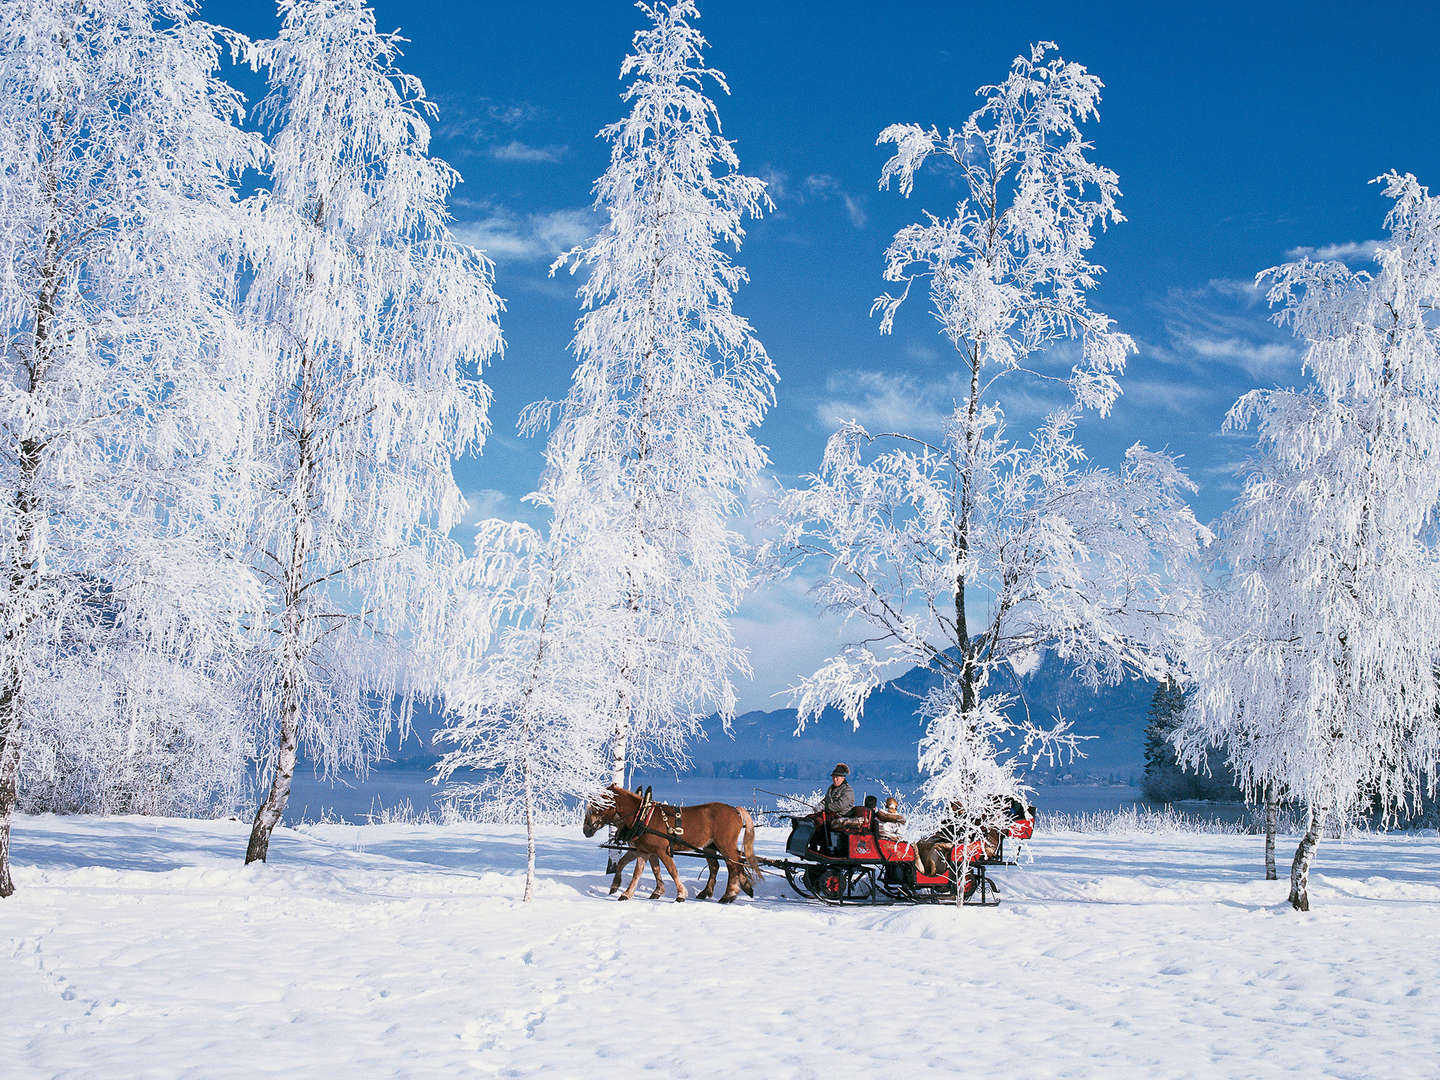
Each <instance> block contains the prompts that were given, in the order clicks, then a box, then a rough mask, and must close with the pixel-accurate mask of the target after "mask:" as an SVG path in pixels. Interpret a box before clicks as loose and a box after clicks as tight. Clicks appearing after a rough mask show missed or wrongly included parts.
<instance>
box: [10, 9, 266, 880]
mask: <svg viewBox="0 0 1440 1080" xmlns="http://www.w3.org/2000/svg"><path fill="white" fill-rule="evenodd" d="M194 8H195V5H194V4H193V3H189V2H185V0H163V2H162V0H154V2H150V0H84V2H79V0H16V2H13V3H7V4H5V5H4V6H3V8H0V161H3V163H4V166H3V168H0V207H3V213H0V334H3V353H0V356H3V363H4V365H5V372H4V377H3V378H0V429H3V432H4V453H3V454H0V486H3V494H0V562H3V567H0V631H3V632H0V896H4V895H8V894H9V893H10V892H11V891H12V888H13V886H12V883H11V881H10V876H9V866H8V842H9V825H10V814H11V812H12V811H13V809H14V807H15V805H16V799H17V770H19V769H21V768H22V762H21V759H22V753H21V743H22V739H25V738H26V736H25V730H26V729H27V728H28V729H30V730H31V731H32V733H33V735H34V736H35V737H36V738H37V741H36V742H34V743H32V744H30V746H29V748H28V749H27V750H26V752H25V754H24V755H23V757H24V765H23V768H24V770H25V773H26V777H27V780H28V781H29V782H33V783H34V784H36V791H37V793H39V792H41V791H43V790H44V789H45V788H46V786H47V785H54V784H57V783H58V784H60V785H61V786H68V787H70V788H72V789H83V790H85V791H88V792H91V793H96V792H99V793H100V794H98V795H96V796H95V797H94V798H91V797H90V796H84V797H82V798H81V804H82V805H85V806H87V807H90V808H95V809H101V808H116V807H119V806H130V807H140V806H153V805H156V803H155V802H154V800H152V799H150V798H148V797H137V798H134V799H131V798H130V797H129V796H128V795H126V794H125V789H127V788H132V787H133V785H131V784H130V782H129V781H127V780H125V779H124V778H125V777H137V776H138V777H139V778H140V779H139V783H140V784H141V785H142V786H143V787H144V788H145V790H147V791H153V790H154V788H155V787H156V784H157V782H158V781H159V778H160V776H161V775H163V774H164V772H165V771H166V770H175V769H179V770H180V771H181V772H182V773H185V778H184V779H181V780H179V781H177V782H176V784H175V787H174V790H173V791H171V792H170V793H169V795H168V796H167V797H169V798H173V799H178V800H179V802H180V804H182V805H183V804H185V802H186V799H187V797H191V796H194V797H196V798H197V801H203V798H204V795H203V794H200V792H202V791H208V787H207V783H208V781H206V780H204V779H200V778H197V777H196V776H194V775H192V774H190V773H189V771H188V770H189V769H190V766H191V765H196V767H197V769H198V770H199V772H200V773H205V774H207V775H209V776H211V778H213V779H215V780H216V781H217V783H218V784H219V786H220V787H222V788H223V787H226V786H228V785H230V784H232V783H233V780H234V770H235V769H237V768H238V767H239V764H240V759H239V758H238V757H236V758H232V759H230V760H228V761H217V760H216V758H215V757H214V754H215V753H220V754H221V755H222V756H223V755H224V754H225V753H227V752H228V750H227V749H226V748H229V749H233V748H234V745H235V744H236V743H238V741H239V730H238V728H237V727H236V724H237V723H238V720H237V717H238V716H239V713H238V712H236V711H231V710H227V709H226V708H224V707H217V708H216V709H215V710H214V711H213V712H212V711H208V710H207V717H208V719H209V720H212V721H213V722H214V724H215V727H214V729H213V730H211V731H209V732H204V733H201V740H200V741H201V742H203V743H204V744H205V747H208V749H207V748H205V747H199V748H197V750H196V752H197V754H198V757H192V758H189V759H187V758H186V752H185V751H184V749H183V747H182V749H181V751H180V752H177V753H176V754H175V755H171V756H167V754H166V752H165V747H166V745H167V744H168V745H171V746H174V745H175V744H176V743H183V742H184V741H185V739H186V738H187V736H186V732H185V729H186V728H187V727H188V724H187V723H186V722H180V723H178V724H168V723H167V718H166V716H165V712H166V711H167V710H168V709H171V708H174V707H175V706H174V704H173V702H181V701H193V700H196V699H197V698H205V697H206V696H207V690H206V682H207V680H208V678H209V677H210V675H211V674H212V673H214V672H215V670H216V667H215V665H219V666H223V665H224V664H226V663H227V661H228V658H229V656H231V655H233V648H232V646H233V641H231V640H230V636H229V633H228V629H227V627H228V625H229V618H228V617H229V616H230V614H231V613H232V612H234V611H235V610H245V609H248V608H250V607H251V606H253V603H254V602H255V595H254V591H253V589H248V588H247V583H246V580H245V578H244V575H239V576H236V575H232V574H227V573H225V572H223V569H222V567H223V551H222V549H221V547H220V546H219V545H218V544H216V543H215V540H216V537H217V536H219V535H223V534H224V533H226V532H227V531H228V530H227V528H226V527H225V526H223V525H221V524H220V523H219V522H218V521H217V520H216V510H215V507H216V504H217V491H216V486H215V481H216V478H217V476H220V475H223V473H224V469H223V467H222V465H221V463H222V462H223V461H225V460H229V456H230V453H231V451H232V450H233V449H234V445H235V443H236V442H237V440H238V430H237V427H236V424H235V423H234V415H235V410H234V408H233V407H232V401H231V397H230V387H231V386H232V385H233V384H234V383H237V382H243V379H244V365H243V363H242V361H241V358H242V354H243V350H241V349H240V348H238V347H237V336H236V333H235V327H234V321H233V306H232V299H233V297H232V282H233V273H234V259H235V255H236V250H237V245H238V242H239V238H240V217H239V215H238V214H237V211H236V199H235V196H234V192H233V188H232V181H233V179H234V177H235V175H236V174H237V173H238V172H239V171H241V170H243V169H244V168H246V167H249V166H251V165H253V163H254V162H255V160H256V155H257V150H258V147H257V145H256V143H255V142H254V141H253V140H252V139H251V138H249V137H247V136H245V135H243V134H241V132H240V131H239V130H238V128H237V127H236V126H235V124H234V120H235V118H236V115H237V113H238V110H239V107H240V97H239V95H238V94H237V93H236V92H235V91H234V90H232V89H231V88H229V87H227V86H225V85H224V84H223V83H221V82H220V81H219V80H218V79H217V78H216V70H217V68H218V65H219V59H220V58H219V43H218V41H217V31H216V28H214V27H212V26H210V25H208V24H206V23H202V22H199V21H198V20H195V19H193V18H192V14H193V11H194ZM217 616H218V618H217ZM167 699H168V700H167ZM157 701H163V702H166V703H165V704H163V705H157ZM156 708H159V709H161V713H160V714H159V715H156V714H155V713H154V712H153V711H152V710H154V709H156ZM152 734H153V735H154V736H155V738H153V739H152V738H151V735H152ZM217 745H218V746H219V747H220V748H221V749H219V750H218V751H217V750H216V749H215V747H216V746H217ZM152 750H153V751H156V752H153V753H152V752H151V751H152ZM70 770H76V771H78V773H79V775H73V776H72V775H70V774H69V771H70ZM227 770H228V774H227ZM147 771H151V774H150V775H146V773H147ZM220 774H227V775H220ZM172 777H173V774H172ZM72 780H73V781H74V783H73V784H70V783H69V781H72ZM191 780H195V785H193V786H189V785H190V783H191ZM162 802H163V804H164V805H172V806H173V805H175V802H173V801H172V802H164V801H163V798H162Z"/></svg>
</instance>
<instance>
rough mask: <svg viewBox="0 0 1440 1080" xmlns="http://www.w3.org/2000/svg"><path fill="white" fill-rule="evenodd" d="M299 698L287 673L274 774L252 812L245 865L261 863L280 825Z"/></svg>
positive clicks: (294, 744)
mask: <svg viewBox="0 0 1440 1080" xmlns="http://www.w3.org/2000/svg"><path fill="white" fill-rule="evenodd" d="M299 733H300V700H299V686H298V684H296V685H293V686H292V680H291V678H290V673H288V672H287V673H286V678H285V688H284V703H283V705H282V706H281V715H280V747H279V750H278V751H277V752H276V754H275V776H274V778H273V779H272V780H271V781H270V794H269V795H267V796H266V797H265V801H264V802H262V803H261V804H260V809H259V810H257V811H255V824H254V825H252V826H251V828H250V846H249V847H247V848H246V849H245V865H247V866H248V865H250V864H251V863H253V862H264V861H265V859H266V856H267V855H269V854H270V834H271V833H273V832H274V831H275V826H276V825H278V824H280V818H281V817H282V816H283V815H284V813H285V807H286V806H287V805H289V803H290V785H291V783H292V782H293V781H294V779H295V758H296V750H297V747H298V745H299V738H298V736H299Z"/></svg>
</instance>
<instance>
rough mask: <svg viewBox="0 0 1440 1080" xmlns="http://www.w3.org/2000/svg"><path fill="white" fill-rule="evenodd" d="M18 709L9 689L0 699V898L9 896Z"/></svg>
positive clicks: (17, 778)
mask: <svg viewBox="0 0 1440 1080" xmlns="http://www.w3.org/2000/svg"><path fill="white" fill-rule="evenodd" d="M19 781H20V710H19V708H17V702H16V700H15V697H14V696H13V695H12V694H10V693H9V692H8V691H7V692H6V693H5V695H4V697H3V699H0V897H6V896H12V895H14V892H15V882H14V880H13V879H11V877H10V818H11V816H12V815H13V814H14V813H15V803H16V802H17V801H18V799H19V794H20V788H19Z"/></svg>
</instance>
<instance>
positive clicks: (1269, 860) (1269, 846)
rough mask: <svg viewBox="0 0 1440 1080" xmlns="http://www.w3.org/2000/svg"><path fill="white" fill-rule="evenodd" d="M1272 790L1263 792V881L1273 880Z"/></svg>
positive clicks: (1273, 824) (1273, 804) (1273, 825)
mask: <svg viewBox="0 0 1440 1080" xmlns="http://www.w3.org/2000/svg"><path fill="white" fill-rule="evenodd" d="M1275 801H1276V800H1275V790H1274V788H1270V789H1267V790H1266V792H1265V880H1266V881H1274V880H1275V819H1276V817H1277V816H1278V814H1277V808H1276V805H1275Z"/></svg>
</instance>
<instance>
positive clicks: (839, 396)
mask: <svg viewBox="0 0 1440 1080" xmlns="http://www.w3.org/2000/svg"><path fill="white" fill-rule="evenodd" d="M965 389H966V387H965V385H964V384H963V380H961V379H960V378H959V376H957V375H949V376H945V377H944V378H942V379H939V380H931V381H928V382H927V381H924V380H921V379H918V378H916V377H915V376H913V375H906V374H890V373H888V372H884V371H837V372H834V373H833V374H831V375H830V376H829V378H827V379H826V380H825V391H826V393H827V394H829V395H831V396H829V397H826V398H825V399H823V400H822V401H820V402H819V403H818V404H816V406H815V418H816V419H817V420H818V421H820V425H821V427H823V428H827V429H828V428H832V427H834V426H835V425H836V424H837V423H841V422H844V421H847V420H855V421H857V422H859V423H860V424H862V425H864V426H865V427H866V428H867V429H868V430H870V431H872V432H874V431H905V432H915V433H925V432H936V431H939V430H940V429H941V428H942V427H944V425H945V421H946V420H947V419H948V418H949V417H950V415H951V414H952V413H953V412H954V409H955V401H956V399H957V398H958V397H959V396H960V395H961V394H962V393H964V391H965Z"/></svg>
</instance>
